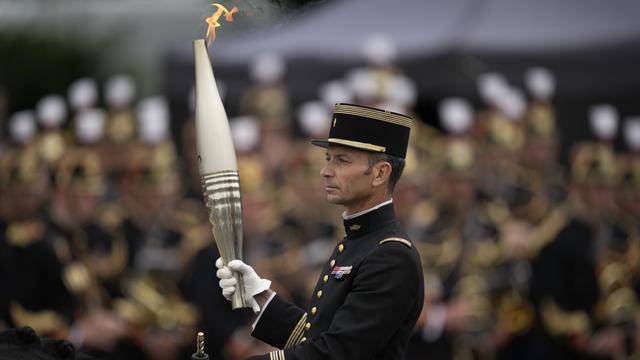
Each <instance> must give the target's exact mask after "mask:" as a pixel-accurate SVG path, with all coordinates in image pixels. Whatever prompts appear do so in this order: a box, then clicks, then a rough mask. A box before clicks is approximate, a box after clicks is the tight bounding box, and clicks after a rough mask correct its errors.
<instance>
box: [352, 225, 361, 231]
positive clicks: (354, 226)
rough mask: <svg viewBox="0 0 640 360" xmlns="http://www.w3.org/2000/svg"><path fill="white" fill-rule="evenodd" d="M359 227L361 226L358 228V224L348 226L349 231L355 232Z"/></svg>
mask: <svg viewBox="0 0 640 360" xmlns="http://www.w3.org/2000/svg"><path fill="white" fill-rule="evenodd" d="M361 227H362V226H360V225H358V224H353V225H351V226H349V230H352V231H357V230H360V228H361Z"/></svg>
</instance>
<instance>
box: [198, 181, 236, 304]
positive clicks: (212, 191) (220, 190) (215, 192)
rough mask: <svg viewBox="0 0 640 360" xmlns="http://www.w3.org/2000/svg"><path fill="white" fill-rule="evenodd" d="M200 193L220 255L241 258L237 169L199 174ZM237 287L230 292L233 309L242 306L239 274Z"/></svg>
mask: <svg viewBox="0 0 640 360" xmlns="http://www.w3.org/2000/svg"><path fill="white" fill-rule="evenodd" d="M202 192H203V194H204V199H205V203H206V205H207V208H208V209H209V221H210V222H211V225H212V229H213V236H214V237H215V239H216V245H217V246H218V251H219V252H220V256H221V257H222V259H223V260H225V262H227V261H229V260H228V259H231V260H232V259H240V260H242V199H241V196H240V177H239V176H238V172H237V171H220V172H216V173H213V174H208V175H203V176H202ZM236 280H237V281H238V284H239V286H236V292H235V293H234V294H233V298H232V299H231V304H232V307H233V308H234V309H236V308H241V307H246V306H245V303H244V286H243V284H242V277H239V276H238V277H236Z"/></svg>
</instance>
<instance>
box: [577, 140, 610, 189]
mask: <svg viewBox="0 0 640 360" xmlns="http://www.w3.org/2000/svg"><path fill="white" fill-rule="evenodd" d="M571 155H572V156H571V178H572V180H573V181H575V182H578V183H592V184H599V185H614V184H615V183H616V181H617V180H616V179H617V174H616V159H615V154H614V152H613V150H612V149H611V147H609V146H607V145H605V144H596V143H581V144H577V145H575V146H574V147H573V149H572V151H571Z"/></svg>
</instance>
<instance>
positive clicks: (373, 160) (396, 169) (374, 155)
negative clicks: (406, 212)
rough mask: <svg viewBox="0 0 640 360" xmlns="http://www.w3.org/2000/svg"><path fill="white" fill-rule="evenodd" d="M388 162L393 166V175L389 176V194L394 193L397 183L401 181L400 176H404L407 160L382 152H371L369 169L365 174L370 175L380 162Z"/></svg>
mask: <svg viewBox="0 0 640 360" xmlns="http://www.w3.org/2000/svg"><path fill="white" fill-rule="evenodd" d="M382 161H385V162H388V163H389V164H390V165H391V175H389V193H392V192H393V189H394V188H395V187H396V183H397V182H398V180H400V176H401V175H402V171H403V170H404V163H405V160H404V159H403V158H401V157H397V156H393V155H389V154H385V153H380V152H370V153H369V168H368V169H367V171H366V172H365V174H370V173H371V169H372V168H373V165H375V164H377V163H379V162H382Z"/></svg>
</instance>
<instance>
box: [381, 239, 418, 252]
mask: <svg viewBox="0 0 640 360" xmlns="http://www.w3.org/2000/svg"><path fill="white" fill-rule="evenodd" d="M389 241H395V242H399V243H403V244H405V245H406V246H408V247H409V249H411V246H412V245H411V241H409V240H407V239H403V238H399V237H391V238H386V239H384V240H382V241H380V245H382V244H384V243H386V242H389Z"/></svg>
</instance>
